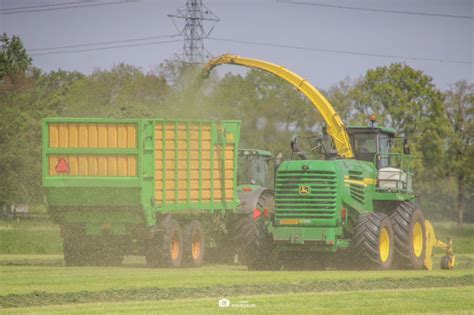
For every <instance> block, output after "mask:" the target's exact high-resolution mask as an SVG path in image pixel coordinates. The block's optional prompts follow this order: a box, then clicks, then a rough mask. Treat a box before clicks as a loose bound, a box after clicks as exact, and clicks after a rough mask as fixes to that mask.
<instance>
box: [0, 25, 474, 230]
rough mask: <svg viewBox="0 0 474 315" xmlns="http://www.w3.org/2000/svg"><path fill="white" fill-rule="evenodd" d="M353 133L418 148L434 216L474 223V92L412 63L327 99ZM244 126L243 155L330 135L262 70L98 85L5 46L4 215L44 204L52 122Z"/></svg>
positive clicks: (114, 75)
mask: <svg viewBox="0 0 474 315" xmlns="http://www.w3.org/2000/svg"><path fill="white" fill-rule="evenodd" d="M322 92H323V94H325V96H326V97H327V98H328V99H329V101H330V102H331V104H332V105H333V106H334V108H335V109H336V111H337V112H338V113H339V114H340V115H341V117H342V118H343V120H344V122H345V124H346V125H367V124H368V119H367V117H368V116H369V115H371V114H375V115H376V116H377V122H378V124H379V125H383V126H387V127H392V128H394V129H395V130H396V131H397V132H398V134H399V135H401V136H408V137H409V138H410V140H411V149H412V154H413V155H414V156H415V158H416V159H415V165H414V167H415V169H414V170H415V174H416V175H415V183H414V187H415V191H416V193H417V196H418V202H419V203H420V205H421V207H422V209H423V210H424V211H425V212H426V213H428V215H427V216H429V217H433V216H434V217H435V218H438V219H443V218H445V219H446V218H450V219H453V220H456V221H457V222H458V224H459V226H461V227H462V223H463V221H465V220H468V221H471V222H472V221H474V206H473V202H474V187H473V186H474V185H473V183H474V171H473V168H474V145H473V139H474V123H473V121H474V120H473V117H474V106H473V104H474V84H473V83H472V82H467V81H463V80H462V81H459V82H456V83H454V84H453V86H452V87H451V88H450V89H449V90H447V91H440V90H439V89H438V88H437V87H436V86H435V85H434V83H433V80H432V78H431V77H429V76H428V75H426V74H424V73H423V72H422V71H420V70H416V69H413V68H412V67H410V66H408V65H406V64H403V63H393V64H390V65H387V66H383V67H377V68H375V69H371V70H368V71H367V72H366V73H365V74H364V75H363V76H361V77H360V78H357V79H354V80H351V79H348V78H347V79H345V80H342V81H341V82H339V83H337V84H335V85H334V86H332V87H331V88H329V89H328V90H327V91H322ZM55 116H68V117H113V118H126V117H133V118H141V117H169V118H186V119H215V120H220V119H238V120H241V121H242V129H241V139H242V140H241V147H248V148H260V149H266V150H269V151H272V152H274V153H277V152H282V153H283V154H284V157H285V158H289V157H290V155H291V151H290V149H289V142H290V140H291V139H292V138H293V137H294V136H295V135H297V134H298V135H309V134H314V133H317V132H318V131H319V130H321V127H322V125H323V121H322V119H321V117H320V116H319V113H318V112H317V111H316V110H315V109H314V107H313V106H311V105H310V104H309V102H308V100H307V99H305V98H304V96H302V95H301V94H299V93H298V92H297V91H295V89H294V88H293V87H292V86H291V85H289V84H288V83H287V82H285V81H283V80H282V79H280V78H278V77H275V76H273V75H271V74H268V73H264V72H262V71H258V70H249V71H248V72H247V73H246V74H245V75H235V74H231V73H227V74H225V75H224V76H223V77H219V76H217V75H216V74H213V75H212V76H211V77H210V78H209V79H207V80H203V79H202V78H201V77H200V75H199V67H197V66H193V65H187V64H182V63H179V62H166V63H163V64H161V65H160V66H158V67H156V68H155V69H153V70H152V71H150V72H148V73H145V72H143V71H142V70H141V69H140V68H137V67H134V66H131V65H126V64H119V65H117V66H115V67H114V68H112V69H110V70H96V71H94V72H93V73H92V74H90V75H84V74H82V73H79V72H75V71H62V70H58V71H52V72H49V73H45V72H42V71H41V70H40V69H38V68H36V67H34V64H33V60H32V59H31V58H30V57H29V56H28V54H27V53H26V50H25V49H24V47H23V44H22V42H21V39H20V38H19V37H17V36H12V37H9V36H8V35H6V34H3V35H2V36H1V37H0V182H1V184H0V207H5V206H9V205H14V204H37V203H41V202H42V201H43V199H44V194H43V189H42V187H41V162H40V161H41V119H42V118H44V117H55Z"/></svg>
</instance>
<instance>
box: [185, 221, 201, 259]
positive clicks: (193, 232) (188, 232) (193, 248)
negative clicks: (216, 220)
mask: <svg viewBox="0 0 474 315" xmlns="http://www.w3.org/2000/svg"><path fill="white" fill-rule="evenodd" d="M183 240H184V249H183V262H184V264H185V266H188V267H200V266H201V265H202V263H203V262H204V257H205V254H206V241H205V234H204V229H203V228H202V226H201V223H199V221H198V220H193V221H191V223H189V224H187V225H186V227H185V228H184V232H183Z"/></svg>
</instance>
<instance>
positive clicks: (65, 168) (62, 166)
mask: <svg viewBox="0 0 474 315" xmlns="http://www.w3.org/2000/svg"><path fill="white" fill-rule="evenodd" d="M54 169H55V170H56V173H69V164H67V161H66V159H65V158H63V157H62V158H59V161H58V164H57V165H56V167H55V168H54Z"/></svg>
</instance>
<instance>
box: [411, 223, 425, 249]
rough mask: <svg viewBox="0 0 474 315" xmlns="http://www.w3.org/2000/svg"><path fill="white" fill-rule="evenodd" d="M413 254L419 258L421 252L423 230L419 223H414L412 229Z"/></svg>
mask: <svg viewBox="0 0 474 315" xmlns="http://www.w3.org/2000/svg"><path fill="white" fill-rule="evenodd" d="M412 243H413V253H414V254H415V256H416V257H420V256H421V254H422V252H423V229H422V228H421V224H420V222H416V223H415V226H414V227H413V237H412Z"/></svg>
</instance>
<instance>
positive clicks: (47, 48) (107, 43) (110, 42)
mask: <svg viewBox="0 0 474 315" xmlns="http://www.w3.org/2000/svg"><path fill="white" fill-rule="evenodd" d="M177 36H181V35H180V34H174V35H163V36H151V37H142V38H130V39H122V40H114V41H108V42H96V43H85V44H76V45H69V46H56V47H46V48H30V49H28V51H29V52H34V51H45V50H57V49H68V48H79V47H91V46H102V45H111V44H118V43H128V42H138V41H144V40H153V39H162V38H172V37H177Z"/></svg>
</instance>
